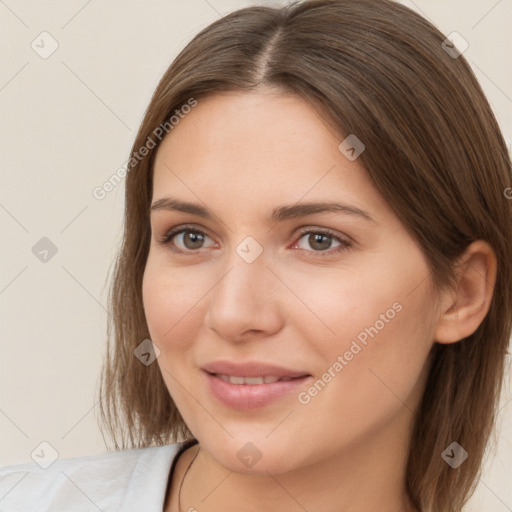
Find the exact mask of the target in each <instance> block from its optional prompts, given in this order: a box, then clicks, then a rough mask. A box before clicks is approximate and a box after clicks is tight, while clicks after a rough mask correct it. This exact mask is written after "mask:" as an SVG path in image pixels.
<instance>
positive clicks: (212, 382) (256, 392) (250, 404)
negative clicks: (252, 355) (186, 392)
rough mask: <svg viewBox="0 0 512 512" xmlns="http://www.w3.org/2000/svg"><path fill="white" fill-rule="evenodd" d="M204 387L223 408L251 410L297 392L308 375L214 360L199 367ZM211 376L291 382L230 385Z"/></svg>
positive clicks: (251, 363) (257, 364)
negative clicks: (269, 376)
mask: <svg viewBox="0 0 512 512" xmlns="http://www.w3.org/2000/svg"><path fill="white" fill-rule="evenodd" d="M201 370H202V374H203V375H204V377H205V380H206V383H205V384H206V386H207V387H208V389H209V390H210V392H211V393H212V395H213V396H214V397H215V398H216V399H217V400H218V401H219V402H220V403H222V404H223V405H226V406H228V407H232V408H235V409H239V410H245V411H247V410H251V409H257V408H259V407H264V406H266V405H269V404H270V403H272V402H274V401H276V400H278V399H280V398H283V397H285V396H286V395H289V394H290V393H292V392H297V390H298V388H300V387H302V386H304V385H305V383H306V381H308V380H309V379H312V376H311V375H310V374H308V373H307V372H305V371H302V370H294V369H290V368H284V367H282V366H277V365H275V364H270V363H263V362H258V361H247V362H244V363H233V362H231V361H226V360H223V361H214V362H211V363H208V364H206V365H204V366H202V368H201ZM215 374H220V375H230V376H233V377H265V376H267V375H273V376H276V377H289V378H292V379H293V380H286V381H277V382H271V383H268V384H231V382H225V381H223V380H222V379H220V378H219V377H217V376H216V375H215Z"/></svg>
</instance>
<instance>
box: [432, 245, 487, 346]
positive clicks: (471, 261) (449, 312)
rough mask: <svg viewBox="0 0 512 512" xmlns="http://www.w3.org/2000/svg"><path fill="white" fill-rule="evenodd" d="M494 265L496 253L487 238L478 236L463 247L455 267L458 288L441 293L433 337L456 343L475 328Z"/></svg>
mask: <svg viewBox="0 0 512 512" xmlns="http://www.w3.org/2000/svg"><path fill="white" fill-rule="evenodd" d="M496 268H497V263H496V254H495V253H494V250H493V249H492V247H491V246H490V245H489V244H488V243H487V242H484V241H483V240H477V241H476V242H473V243H472V244H471V245H470V246H469V247H468V248H467V249H466V251H465V253H464V254H463V256H462V257H461V258H460V263H459V264H458V265H457V268H456V273H457V290H456V291H454V290H450V291H448V290H447V291H446V292H445V294H444V295H443V298H442V301H441V306H442V308H441V310H440V313H439V318H438V320H437V327H436V331H435V336H434V341H437V342H438V343H455V342H457V341H460V340H462V339H464V338H467V337H468V336H471V334H473V333H474V332H475V331H476V330H477V329H478V326H479V325H480V324H481V323H482V321H483V320H484V318H485V316H486V315H487V312H488V311H489V307H490V304H491V300H492V296H493V292H494V286H495V283H496Z"/></svg>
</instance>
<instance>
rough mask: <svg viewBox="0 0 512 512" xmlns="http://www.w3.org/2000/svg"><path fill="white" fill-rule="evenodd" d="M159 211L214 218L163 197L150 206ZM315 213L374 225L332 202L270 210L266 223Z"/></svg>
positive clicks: (205, 210) (200, 208) (352, 209)
mask: <svg viewBox="0 0 512 512" xmlns="http://www.w3.org/2000/svg"><path fill="white" fill-rule="evenodd" d="M161 210H165V211H179V212H183V213H189V214H192V215H197V216H199V217H203V218H205V219H212V218H213V217H214V215H212V214H211V213H210V210H209V209H208V208H205V207H203V206H201V205H198V204H194V203H188V202H186V201H179V200H177V199H174V198H171V197H163V198H162V199H158V200H157V201H155V202H154V203H153V204H152V205H151V212H154V211H161ZM315 213H343V214H347V215H352V216H356V217H359V218H361V219H364V220H366V221H369V222H373V223H376V220H375V219H374V218H373V217H372V216H371V215H370V214H369V213H368V212H367V211H365V210H362V209H361V208H357V207H356V206H352V205H348V204H340V203H333V202H311V203H301V204H293V205H283V206H278V207H277V208H274V209H273V210H272V213H271V215H270V216H269V217H268V219H267V221H268V222H269V223H277V222H280V221H283V220H286V219H292V218H297V217H305V216H306V215H314V214H315Z"/></svg>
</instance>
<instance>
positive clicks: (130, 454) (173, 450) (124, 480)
mask: <svg viewBox="0 0 512 512" xmlns="http://www.w3.org/2000/svg"><path fill="white" fill-rule="evenodd" d="M193 444H195V441H184V442H181V443H175V444H170V445H166V446H158V447H150V448H138V449H132V450H119V451H115V452H107V453H104V454H101V455H88V456H84V457H74V458H68V459H57V460H56V461H55V462H54V463H53V464H52V465H51V466H49V467H48V468H47V469H43V468H41V467H40V466H39V465H38V464H36V462H31V463H23V464H15V465H12V466H4V467H1V468H0V511H1V512H111V511H112V512H113V511H116V512H118V511H119V512H132V511H133V512H162V511H163V506H164V500H165V496H166V490H167V484H168V482H169V481H170V479H171V478H172V472H171V470H172V469H174V465H175V461H177V460H178V456H179V455H180V454H181V453H182V452H183V451H184V450H185V449H186V448H188V447H189V446H192V445H193ZM173 462H174V464H173Z"/></svg>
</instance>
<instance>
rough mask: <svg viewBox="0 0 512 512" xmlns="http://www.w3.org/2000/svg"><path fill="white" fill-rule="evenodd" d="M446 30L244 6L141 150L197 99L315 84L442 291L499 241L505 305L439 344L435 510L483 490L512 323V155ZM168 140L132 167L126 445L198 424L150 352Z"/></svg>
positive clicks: (434, 388) (124, 255)
mask: <svg viewBox="0 0 512 512" xmlns="http://www.w3.org/2000/svg"><path fill="white" fill-rule="evenodd" d="M444 39H445V36H444V35H443V34H441V32H439V30H437V29H436V28H435V27H434V26H433V25H432V24H430V23H429V22H428V21H426V20H425V19H424V18H422V17H421V16H419V15H417V14H416V13H414V12H413V11H411V10H410V9H408V8H406V7H404V6H402V5H400V4H396V3H393V2H391V1H388V0H338V1H336V0H310V1H305V2H295V3H293V4H289V5H287V6H283V7H281V8H270V7H250V8H245V9H241V10H238V11H236V12H233V13H231V14H229V15H227V16H224V17H223V18H221V19H219V20H218V21H216V22H214V23H212V24H211V25H209V26H208V27H206V28H205V29H203V30H202V31H201V32H200V33H199V34H198V35H197V36H196V37H195V38H194V39H193V40H192V41H191V42H190V43H189V44H188V45H187V46H186V47H185V48H184V49H183V50H182V51H181V53H180V54H179V55H178V57H177V58H176V59H175V60H174V62H173V63H172V64H171V66H170V67H169V69H168V70H167V71H166V73H165V74H164V76H163V77H162V79H161V81H160V83H159V84H158V86H157V88H156V91H155V92H154V94H153V97H152V98H151V102H150V104H149V106H148V108H147V111H146V114H145V116H144V119H143V121H142V124H141V127H140V129H139V132H138V135H137V137H136V139H135V142H134V145H133V148H132V154H133V155H134V154H135V153H136V152H138V150H139V148H141V147H143V146H144V145H147V143H148V141H149V139H152V140H153V141H154V138H155V133H157V132H156V130H157V129H158V127H159V126H162V123H166V122H167V125H165V124H164V125H163V126H166V131H169V132H170V129H169V123H168V120H169V118H170V117H171V116H172V115H173V113H174V112H175V110H176V109H180V107H181V106H182V105H185V104H187V103H189V102H190V100H191V98H193V99H195V100H196V101H199V102H200V101H201V98H205V97H206V96H207V95H211V94H214V93H215V92H217V91H242V92H257V91H258V90H260V88H265V89H273V90H275V91H278V92H283V93H289V94H295V95H299V96H300V97H302V98H303V99H304V100H306V101H308V102H309V103H310V104H311V105H312V106H313V107H314V108H316V109H317V110H321V111H322V112H323V113H325V114H326V121H327V122H329V123H331V124H332V126H333V128H335V129H336V130H337V133H342V134H344V136H347V135H348V134H355V135H356V136H357V137H358V138H359V139H360V140H361V141H363V142H364V144H365V146H366V150H365V151H364V152H363V153H362V154H361V156H360V157H359V158H360V159H361V162H362V164H363V166H364V167H365V169H366V170H367V172H368V175H369V176H370V178H371V180H372V181H373V183H374V185H375V186H376V188H377V189H378V191H379V192H380V193H381V194H382V196H383V197H384V199H385V200H386V201H387V202H388V204H389V205H390V207H391V208H392V209H393V211H394V212H395V213H396V215H397V216H398V218H399V219H400V221H401V222H402V223H403V225H404V226H405V228H406V229H407V231H408V233H409V234H410V236H411V237H412V238H413V239H414V240H416V241H417V242H418V243H419V245H420V247H421V249H422V251H423V253H424V256H425V258H426V260H427V262H428V265H429V269H430V272H431V277H432V279H433V282H434V283H435V285H436V287H437V289H438V290H440V289H442V288H444V287H454V286H455V280H454V270H455V267H456V263H457V259H458V257H459V256H461V255H462V253H463V252H464V250H465V249H466V248H467V247H468V245H469V244H470V243H471V242H473V241H475V240H478V239H481V240H485V241H487V242H488V243H489V244H490V246H491V247H492V248H493V250H494V251H495V254H496V257H497V265H498V268H497V278H496V284H495V288H494V294H493V299H492V302H491V305H490V310H489V312H488V314H487V316H486V317H485V319H484V320H483V322H482V323H481V324H480V326H479V327H478V329H477V330H476V331H475V332H474V334H472V335H471V336H469V337H467V338H466V339H464V340H461V341H460V342H457V343H452V344H447V345H444V344H443V345H441V344H439V343H434V346H433V348H432V366H431V370H430V374H429V377H428V381H427V385H426V389H425V393H424V396H423V399H422V402H421V404H420V407H419V410H418V412H417V416H416V419H415V426H414V430H413V432H412V440H411V449H410V451H409V458H408V468H407V476H406V479H407V482H406V484H407V490H408V494H409V497H410V498H411V500H412V503H413V504H414V505H415V506H416V507H417V508H418V509H419V510H420V511H435V512H445V511H446V512H451V511H459V510H460V508H461V507H462V505H463V504H464V503H465V502H466V501H467V500H468V499H469V497H470V496H471V494H472V493H473V491H474V487H475V485H476V483H477V478H478V476H479V475H480V471H481V464H482V460H483V456H484V453H485V449H486V446H487V444H488V441H489V439H490V435H491V433H492V432H493V427H494V424H495V418H496V415H497V404H498V400H499V396H500V390H501V386H502V382H503V375H504V367H505V360H506V354H507V347H508V342H509V338H510V334H511V330H512V299H511V293H510V291H511V289H510V284H511V282H512V266H511V265H512V259H511V257H510V255H511V253H512V251H511V248H512V245H511V244H512V202H511V201H510V200H507V199H506V198H505V196H504V190H505V189H506V188H507V187H510V186H511V183H512V179H511V165H510V160H509V156H508V154H507V149H506V146H505V143H504V140H503V137H502V135H501V133H500V130H499V127H498V125H497V122H496V119H495V117H494V115H493V113H492V111H491V108H490V107H489V104H488V102H487V100H486V98H485V96H484V94H483V92H482V90H481V88H480V86H479V85H478V83H477V80H476V78H475V76H474V74H473V72H472V71H471V69H470V67H469V65H468V64H467V62H466V60H465V59H464V58H463V56H459V57H458V58H454V55H453V54H452V55H450V54H449V53H447V51H445V49H444V48H443V46H442V43H443V40H444ZM341 140H342V139H340V142H341ZM159 142H160V141H159V140H158V141H157V142H156V148H154V149H152V150H151V151H150V152H149V155H148V156H147V157H146V158H142V159H140V161H139V160H138V159H137V161H134V163H133V166H132V165H131V164H130V165H131V166H132V167H133V168H132V169H131V170H130V171H129V172H128V174H127V177H126V205H125V224H124V238H123V241H122V247H121V249H120V251H119V255H118V259H117V261H116V266H115V272H114V276H113V282H112V287H111V290H110V298H109V299H110V303H111V305H112V313H111V316H109V322H108V345H107V358H106V361H105V365H104V368H103V372H102V382H101V388H100V397H101V408H100V410H101V418H102V422H103V423H104V427H105V428H106V430H107V431H108V433H109V435H110V437H111V438H112V439H113V440H114V443H115V447H116V448H119V447H121V448H128V447H144V446H149V445H151V444H156V445H162V444H167V443H170V442H176V441H180V440H184V439H186V438H191V437H193V436H192V435H191V432H190V431H189V430H188V428H187V426H186V425H185V423H184V421H183V419H182V418H181V416H180V413H179V412H178V410H177V408H176V406H175V404H174V402H173V400H172V398H171V397H170V395H169V392H168V390H167V388H166V386H165V383H164V380H163V378H162V375H161V373H160V370H159V368H158V365H156V364H152V365H149V366H145V365H143V364H141V363H140V361H139V360H138V359H137V358H136V357H134V349H135V348H136V347H137V346H138V345H139V344H140V343H141V342H142V340H144V339H147V338H149V337H150V336H149V331H148V327H147V324H146V319H145V315H144V310H143V302H142V277H143V273H144V268H145V264H146V259H147V255H148V250H149V243H150V235H151V228H150V223H149V206H150V204H151V198H152V166H153V162H154V157H155V154H156V151H157V149H158V145H159ZM137 154H138V153H137ZM132 158H133V157H132ZM112 326H114V328H115V329H114V331H115V332H114V336H113V337H112ZM102 428H103V427H102ZM118 435H119V436H120V437H119V438H118ZM126 435H127V436H128V439H127V438H126ZM118 439H120V441H121V443H120V444H119V443H118ZM453 441H456V442H458V443H459V444H460V445H461V446H462V447H463V448H464V449H465V450H466V451H467V452H468V453H469V458H468V459H467V460H466V461H465V462H464V463H463V464H462V465H461V466H460V467H459V468H458V469H456V470H455V469H452V468H451V467H450V466H449V465H448V464H447V463H446V462H445V461H444V460H443V459H442V458H441V453H442V452H443V450H445V448H446V447H447V446H448V445H450V444H451V443H452V442H453ZM412 448H413V449H412Z"/></svg>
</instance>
